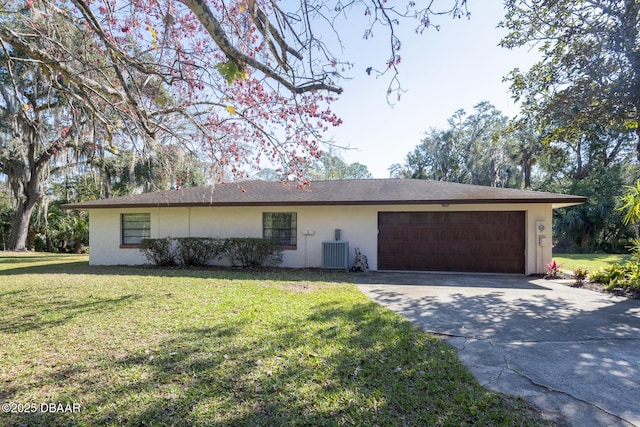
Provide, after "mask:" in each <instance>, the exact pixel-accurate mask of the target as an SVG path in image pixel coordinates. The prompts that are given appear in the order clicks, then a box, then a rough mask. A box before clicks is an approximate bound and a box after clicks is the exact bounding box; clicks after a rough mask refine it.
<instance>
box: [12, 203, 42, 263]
mask: <svg viewBox="0 0 640 427" xmlns="http://www.w3.org/2000/svg"><path fill="white" fill-rule="evenodd" d="M36 201H37V199H36V200H34V201H31V200H29V198H27V200H25V201H24V202H22V203H20V204H19V205H18V210H17V212H16V216H15V218H14V220H13V226H12V227H11V234H9V242H8V243H7V249H8V250H10V251H25V250H27V247H26V244H27V237H28V235H29V223H30V222H31V213H32V212H33V208H34V206H35V205H36V203H35V202H36Z"/></svg>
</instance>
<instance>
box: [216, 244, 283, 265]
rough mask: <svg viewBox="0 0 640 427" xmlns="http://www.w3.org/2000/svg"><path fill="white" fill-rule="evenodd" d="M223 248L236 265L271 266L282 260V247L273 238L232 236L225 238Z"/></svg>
mask: <svg viewBox="0 0 640 427" xmlns="http://www.w3.org/2000/svg"><path fill="white" fill-rule="evenodd" d="M225 249H226V251H225V252H226V253H227V254H228V255H229V258H230V259H231V263H232V264H233V265H234V266H237V267H243V268H244V267H258V266H264V265H268V266H272V265H277V264H280V263H281V262H282V248H281V246H280V244H279V243H278V242H276V241H275V240H273V239H263V238H257V237H232V238H229V239H226V244H225Z"/></svg>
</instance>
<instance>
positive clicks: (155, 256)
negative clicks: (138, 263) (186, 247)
mask: <svg viewBox="0 0 640 427" xmlns="http://www.w3.org/2000/svg"><path fill="white" fill-rule="evenodd" d="M172 240H173V239H171V238H170V237H164V238H161V239H142V247H141V248H140V251H141V252H142V253H143V254H144V256H145V257H147V259H148V260H149V261H151V262H152V263H153V264H155V265H158V266H165V267H166V266H172V265H176V264H177V262H176V254H175V252H174V251H173V246H174V245H173V242H172Z"/></svg>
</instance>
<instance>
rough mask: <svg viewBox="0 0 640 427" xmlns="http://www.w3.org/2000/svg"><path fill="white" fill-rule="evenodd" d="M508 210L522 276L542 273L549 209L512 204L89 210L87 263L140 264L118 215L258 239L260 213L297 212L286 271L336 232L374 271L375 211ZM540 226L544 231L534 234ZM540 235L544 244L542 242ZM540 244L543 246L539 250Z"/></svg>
mask: <svg viewBox="0 0 640 427" xmlns="http://www.w3.org/2000/svg"><path fill="white" fill-rule="evenodd" d="M478 210H490V211H496V210H509V211H525V212H526V221H527V229H526V241H527V243H526V248H525V252H526V253H525V255H526V260H527V261H526V272H525V273H526V274H535V273H543V272H544V270H545V265H546V264H547V263H549V262H550V261H551V220H552V218H551V212H552V208H551V205H550V204H521V205H518V204H512V205H508V204H505V205H450V206H448V207H443V206H441V205H426V206H419V205H399V206H398V205H394V206H318V207H313V206H288V207H192V208H144V209H93V210H91V211H90V239H91V240H90V263H91V264H92V265H126V264H129V265H135V264H144V263H146V262H147V260H146V258H145V257H144V256H143V255H142V254H141V253H140V251H139V250H138V249H131V248H120V214H122V213H150V214H151V237H167V236H170V237H189V236H193V237H262V213H263V212H297V216H298V245H297V249H295V250H286V251H285V252H284V262H283V265H284V266H286V267H296V268H299V267H320V264H321V248H322V245H321V243H322V241H325V240H334V230H335V229H340V230H341V238H342V240H347V241H349V248H350V264H351V263H352V262H353V258H354V248H356V247H357V248H360V250H361V251H362V253H363V254H365V255H366V256H367V258H368V260H369V266H370V267H371V269H373V270H376V269H377V240H378V212H381V211H396V212H402V211H405V212H409V211H413V212H417V211H452V212H453V211H478ZM538 221H543V222H544V223H545V224H546V231H545V232H544V233H543V234H540V233H537V232H536V224H537V222H538ZM541 236H544V237H546V238H547V239H546V241H541V240H542V239H540V237H541ZM541 243H542V245H541Z"/></svg>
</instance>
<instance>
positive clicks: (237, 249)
mask: <svg viewBox="0 0 640 427" xmlns="http://www.w3.org/2000/svg"><path fill="white" fill-rule="evenodd" d="M140 251H141V252H142V253H143V254H144V256H145V257H146V258H147V259H148V260H149V261H150V262H151V263H153V264H154V265H157V266H173V265H184V266H206V265H210V264H212V263H213V262H215V261H217V260H219V259H221V258H223V257H225V256H226V257H228V258H229V259H230V261H231V263H232V264H233V265H234V266H238V267H243V268H244V267H260V266H275V265H278V264H280V263H281V262H282V249H281V247H280V245H279V244H278V242H276V241H275V240H273V239H263V238H258V237H256V238H254V237H231V238H226V239H222V238H214V237H176V238H172V237H164V238H158V239H143V240H142V246H141V248H140Z"/></svg>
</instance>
